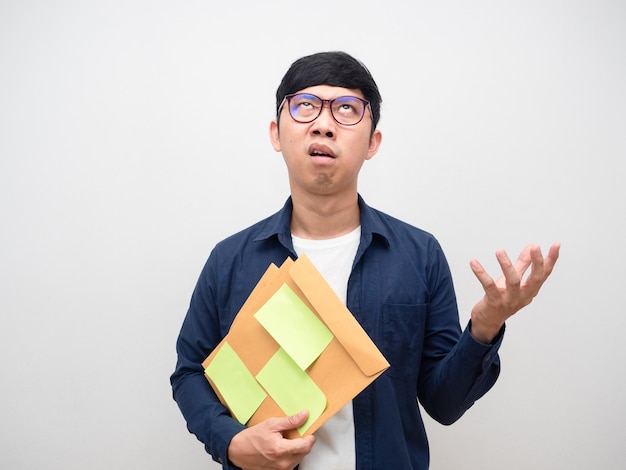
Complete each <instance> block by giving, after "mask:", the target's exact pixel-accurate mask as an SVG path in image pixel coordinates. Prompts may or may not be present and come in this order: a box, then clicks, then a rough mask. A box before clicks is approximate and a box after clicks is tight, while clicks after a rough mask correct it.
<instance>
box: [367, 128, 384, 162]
mask: <svg viewBox="0 0 626 470" xmlns="http://www.w3.org/2000/svg"><path fill="white" fill-rule="evenodd" d="M382 140H383V133H382V132H380V131H379V130H378V129H376V130H375V131H374V133H373V134H372V136H371V137H370V145H369V147H368V148H367V156H366V157H365V159H366V160H369V159H370V158H372V157H373V156H374V155H376V152H378V149H379V147H380V143H381V142H382Z"/></svg>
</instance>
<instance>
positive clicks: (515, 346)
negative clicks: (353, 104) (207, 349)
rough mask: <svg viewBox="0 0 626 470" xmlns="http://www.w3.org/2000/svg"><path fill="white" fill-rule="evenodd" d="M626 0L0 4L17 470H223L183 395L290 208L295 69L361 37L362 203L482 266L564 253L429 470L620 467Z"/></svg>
mask: <svg viewBox="0 0 626 470" xmlns="http://www.w3.org/2000/svg"><path fill="white" fill-rule="evenodd" d="M625 25H626V3H624V2H622V1H617V0H615V1H607V0H604V1H602V0H588V1H581V0H577V1H574V0H570V1H565V0H563V1H550V0H542V1H538V0H531V1H526V2H519V1H516V2H513V1H496V0H493V1H485V0H479V1H473V2H466V1H460V0H453V1H452V0H451V1H439V2H425V1H415V2H408V1H385V2H380V1H376V2H374V1H370V0H359V1H349V2H337V1H327V0H322V1H319V2H313V3H310V2H307V3H306V4H305V3H300V2H293V1H276V0H266V1H248V2H241V1H230V2H212V1H208V0H207V1H198V0H187V1H178V2H174V1H163V0H150V1H149V0H138V1H119V0H109V1H97V0H92V1H44V0H41V1H28V0H1V1H0V214H1V220H2V228H1V230H0V315H1V318H2V324H1V325H0V367H1V369H0V370H1V372H2V385H1V388H0V393H1V400H0V467H1V468H6V469H12V470H18V469H43V468H46V469H48V468H49V469H57V468H59V469H60V468H63V469H69V468H72V469H73V468H76V469H93V470H97V469H107V470H108V469H134V470H136V469H151V470H156V469H172V468H186V469H207V468H218V467H217V466H216V465H215V464H213V463H212V462H211V458H210V456H208V455H207V454H205V453H204V449H203V446H202V444H200V443H199V442H198V441H197V440H196V439H195V438H194V437H193V436H192V435H190V434H188V432H187V431H186V428H185V423H184V420H183V418H182V416H181V414H180V413H179V411H178V408H177V406H176V404H175V403H174V401H173V400H172V398H171V390H170V386H169V375H170V373H171V372H172V371H173V368H174V364H175V359H176V358H175V350H174V345H175V340H176V336H177V335H178V331H179V328H180V325H181V322H182V320H183V318H184V315H185V312H186V308H187V305H188V302H189V298H190V295H191V292H192V289H193V287H194V285H195V282H196V279H197V276H198V274H199V272H200V269H201V267H202V265H203V264H204V262H205V260H206V258H207V256H208V254H209V252H210V250H211V249H212V247H213V246H214V244H215V243H216V242H218V241H219V240H221V239H222V238H224V237H226V236H227V235H230V234H231V233H233V232H235V231H238V230H240V229H242V228H244V227H247V226H248V225H250V224H252V223H253V222H256V221H257V220H258V219H261V218H263V217H265V216H267V215H269V214H271V213H273V212H275V211H276V210H278V209H279V208H280V207H281V205H282V204H283V202H284V200H285V198H286V197H287V196H288V187H287V181H286V171H285V169H284V164H283V162H282V158H281V156H280V154H277V153H275V152H274V151H273V150H272V148H271V146H270V143H269V138H268V127H269V121H270V120H271V119H272V118H273V115H274V93H275V90H276V87H277V86H278V83H279V81H280V79H281V77H282V75H283V74H284V72H285V71H286V70H287V68H288V66H289V65H290V64H291V62H292V61H293V60H295V59H297V58H298V57H300V56H302V55H306V54H309V53H312V52H318V51H322V50H335V49H341V50H346V51H347V52H349V53H351V54H353V55H354V56H356V57H357V58H359V59H361V60H363V61H364V62H365V63H366V64H367V66H368V67H369V68H370V70H371V71H372V73H373V75H374V77H375V79H376V81H377V82H378V85H379V87H380V89H381V92H382V95H383V99H384V102H383V108H382V119H381V122H380V126H379V128H380V129H381V130H382V132H383V136H384V138H383V144H382V148H381V150H380V151H379V153H378V155H377V156H376V157H375V158H374V159H373V160H371V161H370V162H367V163H366V164H365V165H364V168H363V171H362V178H361V184H360V192H361V194H362V195H363V196H364V198H365V200H366V201H367V202H368V203H369V204H371V205H373V206H375V207H376V208H378V209H381V210H383V211H385V212H388V213H390V214H392V215H395V216H397V217H400V218H402V219H404V220H406V221H408V222H410V223H412V224H414V225H417V226H419V227H421V228H423V229H425V230H428V231H430V232H432V233H433V234H434V235H435V236H436V237H437V238H438V239H439V241H440V242H441V243H442V245H443V247H444V250H445V251H446V254H447V256H448V258H449V262H450V265H451V268H452V271H453V275H454V279H455V285H456V287H457V295H458V301H459V307H460V311H461V322H462V324H463V325H465V324H466V323H467V320H468V318H469V311H470V309H471V307H472V305H473V304H474V302H476V301H477V300H478V299H479V298H480V296H481V287H480V285H479V283H478V282H477V281H476V279H475V278H474V276H473V274H472V273H471V271H470V269H469V261H470V259H472V258H478V259H479V260H481V261H482V262H483V263H484V264H485V265H486V266H487V267H488V269H489V270H490V272H491V273H492V274H493V275H494V276H495V275H496V274H497V272H498V269H497V267H498V266H497V263H496V261H495V257H494V252H495V250H496V249H498V248H505V249H507V250H508V251H509V253H510V254H511V256H517V254H518V252H519V251H520V250H521V249H522V248H523V247H524V246H525V245H526V244H528V243H539V244H541V245H542V247H544V249H545V250H547V248H548V246H549V245H550V244H551V243H553V242H555V241H561V242H562V245H563V246H562V253H561V259H560V260H559V262H558V265H557V268H556V270H555V272H554V273H553V276H552V277H551V278H550V279H549V281H548V282H547V283H546V285H545V286H544V288H543V290H542V292H541V293H540V296H539V297H538V298H537V299H536V300H535V302H534V303H533V304H531V305H530V306H529V307H528V308H526V309H525V310H523V311H522V312H520V313H519V314H518V315H517V316H515V317H514V318H512V319H511V320H510V321H509V322H508V328H507V333H506V337H505V341H504V344H503V347H502V349H501V358H502V364H503V370H502V374H501V377H500V379H499V381H498V383H497V384H496V386H495V387H494V388H493V389H492V390H491V391H490V392H489V393H488V394H487V395H486V396H485V397H484V398H483V399H481V400H480V401H479V402H477V403H476V404H475V406H474V407H473V408H472V409H470V410H469V411H468V412H467V413H466V415H465V416H464V417H463V418H462V419H461V420H460V421H459V422H457V423H455V424H454V425H452V426H450V427H443V426H441V425H439V424H436V423H434V422H432V421H430V420H428V421H427V427H428V432H429V438H430V442H431V449H432V466H431V468H432V469H434V470H440V469H453V468H466V469H478V468H480V469H483V470H485V469H493V470H495V469H498V470H499V469H503V468H506V469H507V470H512V469H520V470H521V469H524V470H527V469H534V470H540V469H562V468H568V469H589V468H602V469H603V470H610V469H618V468H623V453H624V451H623V445H624V442H625V440H626V432H625V431H624V419H625V418H626V406H625V405H624V397H625V396H626V385H624V384H625V383H626V380H625V379H626V377H625V375H626V367H625V365H624V359H625V353H624V348H623V339H622V338H623V331H624V328H625V327H626V315H625V313H624V301H623V293H624V285H625V284H626V275H625V274H624V273H625V270H624V266H625V262H626V256H625V255H624V240H625V239H626V228H625V223H624V214H625V212H626V211H625V209H626V207H625V206H626V191H625V189H624V181H625V177H626V173H625V170H624V157H626V144H625V134H626V92H625V89H626V87H625V86H624V84H625V83H626V27H625Z"/></svg>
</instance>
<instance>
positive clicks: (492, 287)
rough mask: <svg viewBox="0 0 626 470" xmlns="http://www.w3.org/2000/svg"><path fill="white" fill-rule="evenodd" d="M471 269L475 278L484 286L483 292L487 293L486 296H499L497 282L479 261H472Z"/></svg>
mask: <svg viewBox="0 0 626 470" xmlns="http://www.w3.org/2000/svg"><path fill="white" fill-rule="evenodd" d="M470 268H471V269H472V272H473V273H474V276H476V278H477V279H478V281H479V282H480V284H481V285H482V286H483V290H484V291H485V294H487V295H497V294H498V286H497V285H496V282H495V281H494V280H493V278H492V277H491V276H490V275H489V274H487V271H485V268H483V265H482V264H480V263H479V262H478V260H475V259H473V260H471V261H470Z"/></svg>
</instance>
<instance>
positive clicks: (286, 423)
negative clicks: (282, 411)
mask: <svg viewBox="0 0 626 470" xmlns="http://www.w3.org/2000/svg"><path fill="white" fill-rule="evenodd" d="M308 416H309V412H308V411H307V410H302V411H300V412H299V413H296V414H295V415H291V416H286V417H284V418H276V420H275V421H274V423H273V428H274V429H275V430H276V431H287V430H289V429H296V428H297V427H300V426H302V425H303V424H304V422H305V421H306V419H307V417H308Z"/></svg>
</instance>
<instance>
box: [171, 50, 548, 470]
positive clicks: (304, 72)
mask: <svg viewBox="0 0 626 470" xmlns="http://www.w3.org/2000/svg"><path fill="white" fill-rule="evenodd" d="M380 103H381V97H380V94H379V92H378V88H377V86H376V83H375V82H374V80H373V78H372V76H371V74H370V73H369V71H368V70H367V69H366V68H365V66H364V65H363V64H361V63H360V62H359V61H357V60H356V59H354V58H353V57H351V56H349V55H348V54H345V53H342V52H328V53H319V54H313V55H310V56H307V57H303V58H301V59H299V60H297V61H296V62H294V63H293V64H292V66H291V67H290V69H289V70H288V71H287V73H286V75H285V76H284V77H283V80H282V82H281V84H280V86H279V88H278V90H277V93H276V106H277V115H276V120H274V121H272V122H271V124H270V139H271V143H272V146H273V147H274V149H275V150H276V151H277V152H281V153H282V155H283V158H284V160H285V163H286V165H287V170H288V175H289V184H290V190H291V197H290V198H289V199H288V200H287V202H286V204H285V206H284V207H283V209H282V210H281V211H279V212H278V213H276V214H274V215H273V216H271V217H269V218H267V219H265V220H263V221H261V222H259V223H257V224H255V225H253V226H252V227H250V228H248V229H246V230H244V231H242V232H240V233H238V234H236V235H233V236H232V237H229V238H227V239H226V240H224V241H222V242H220V243H219V244H218V245H217V246H216V247H215V248H214V250H213V251H212V253H211V255H210V257H209V259H208V261H207V263H206V265H205V267H204V269H203V271H202V273H201V275H200V279H199V281H198V284H197V286H196V289H195V291H194V294H193V296H192V299H191V304H190V308H189V311H188V313H187V316H186V318H185V321H184V323H183V326H182V329H181V332H180V336H179V339H178V342H177V351H178V363H177V366H176V370H175V372H174V374H173V375H172V377H171V382H172V386H173V390H174V398H175V400H176V401H177V402H178V405H179V407H180V409H181V411H182V413H183V415H184V416H185V418H186V420H187V425H188V429H189V430H190V431H191V432H193V433H194V434H195V435H196V436H197V437H198V439H199V440H201V441H202V442H203V443H204V444H205V447H206V449H207V451H208V452H209V453H211V454H212V455H213V457H214V458H215V459H216V460H218V461H220V462H221V463H222V465H223V466H224V468H244V469H254V468H275V469H292V468H294V467H295V466H297V465H299V466H300V469H301V470H310V469H321V468H323V469H325V470H333V469H355V468H358V469H376V470H382V469H394V470H398V469H426V468H428V465H429V454H428V443H427V440H426V433H425V430H424V425H423V422H422V418H421V416H420V411H419V408H418V404H417V400H416V397H417V398H419V401H420V403H421V404H422V406H423V407H424V409H425V410H426V411H427V412H428V413H429V414H430V415H431V416H432V417H433V418H434V419H436V420H437V421H439V422H441V423H444V424H449V423H452V422H454V421H456V420H457V419H458V418H460V417H461V415H462V414H463V413H464V412H465V411H466V410H467V409H468V408H469V407H470V406H472V404H473V403H474V402H475V401H476V400H477V399H478V398H480V397H481V396H482V395H483V394H484V393H486V392H487V391H488V390H489V389H490V388H491V387H492V385H493V384H494V383H495V381H496V379H497V377H498V374H499V370H500V366H499V358H498V354H497V352H498V348H499V346H500V344H501V341H502V337H503V334H504V324H505V321H506V320H507V319H508V318H509V317H510V316H511V315H513V314H514V313H516V312H517V311H518V310H519V309H521V308H522V307H524V306H525V305H527V304H528V303H530V302H531V300H532V299H533V298H534V296H535V295H536V294H537V293H538V291H539V289H540V287H541V285H542V284H543V282H544V281H545V280H546V278H547V277H548V276H549V274H550V273H551V271H552V269H553V267H554V264H555V263H556V260H557V258H558V253H559V245H558V244H555V245H553V246H552V247H551V249H550V251H549V253H548V255H547V256H546V258H545V259H544V258H543V256H542V254H541V250H540V248H539V247H538V246H529V247H527V248H526V249H524V250H523V252H522V254H521V255H520V257H519V259H518V260H517V262H516V263H512V262H511V261H510V260H509V258H508V257H507V255H506V253H505V252H504V251H498V252H497V254H496V256H497V259H498V262H499V264H500V266H501V268H502V271H503V276H502V278H501V279H500V280H499V281H497V282H495V281H494V280H493V279H492V278H491V277H490V276H489V275H488V274H487V273H486V272H485V270H484V269H483V268H482V266H481V265H480V264H479V263H478V262H477V261H472V262H471V264H470V265H471V269H472V270H473V272H474V274H475V275H476V277H477V278H478V280H479V281H480V283H481V284H482V286H483V288H484V290H485V295H484V297H483V298H482V299H481V300H480V301H479V302H478V303H477V304H476V306H475V307H474V308H473V309H472V312H471V320H470V322H469V324H468V325H467V327H466V328H465V329H464V330H463V331H462V330H461V328H460V325H459V317H458V311H457V305H456V298H455V294H454V288H453V285H452V279H451V275H450V271H449V268H448V265H447V262H446V260H445V257H444V254H443V252H442V250H441V248H440V246H439V244H438V242H437V241H436V240H435V238H434V237H433V236H431V235H430V234H428V233H426V232H423V231H421V230H419V229H417V228H415V227H412V226H410V225H408V224H406V223H404V222H401V221H399V220H397V219H394V218H392V217H390V216H388V215H386V214H383V213H381V212H379V211H377V210H375V209H373V208H371V207H369V206H368V205H367V204H366V203H365V202H364V200H363V199H362V198H361V196H360V195H359V194H358V192H357V181H358V175H359V171H360V169H361V166H362V165H363V163H364V162H365V161H366V160H369V159H370V158H372V157H373V156H374V155H375V154H376V152H377V151H378V148H379V146H380V143H381V138H382V136H381V132H380V131H379V130H378V129H377V128H376V125H377V122H378V119H379V116H380ZM304 252H306V254H307V256H308V257H309V258H310V259H311V260H312V262H313V263H314V264H315V266H316V267H317V268H318V269H319V270H320V272H321V273H322V274H323V275H324V277H325V279H326V280H327V281H328V282H329V283H330V285H331V286H332V287H333V289H334V290H335V292H336V293H337V294H338V295H339V296H340V298H342V300H343V301H344V302H345V303H346V305H347V307H348V309H349V310H350V312H351V313H352V314H353V315H354V316H355V318H356V319H357V320H358V321H359V323H360V324H361V326H362V327H363V328H364V329H365V331H366V332H367V333H368V335H369V336H370V338H371V339H372V340H373V342H374V343H375V344H376V345H377V346H378V348H379V349H381V351H382V353H383V354H384V356H385V357H386V359H387V360H388V361H389V363H390V364H391V367H390V368H389V369H388V370H387V371H385V373H383V374H382V375H381V376H380V377H379V378H378V379H376V380H375V381H374V382H373V383H372V384H371V385H370V386H368V387H367V388H366V389H365V390H364V391H363V392H361V393H360V394H359V395H357V396H356V397H355V398H354V400H353V401H352V403H349V404H348V405H347V406H346V407H344V408H343V409H342V410H340V412H339V413H337V414H336V415H335V416H333V417H332V418H331V419H330V420H329V421H328V422H327V423H326V424H324V426H322V427H321V428H320V429H319V430H318V431H317V432H316V433H315V435H313V436H307V437H305V438H297V439H291V440H289V439H285V438H283V434H282V432H283V431H286V430H288V429H293V428H296V427H298V426H299V425H301V424H302V423H303V422H304V421H305V420H306V416H307V414H306V410H303V411H302V412H301V413H299V414H297V415H294V416H289V417H286V418H285V417H277V418H271V419H269V420H267V421H264V422H262V423H260V424H258V425H255V426H251V427H249V428H246V427H244V426H243V425H241V424H240V423H239V422H237V421H236V420H234V419H232V418H231V417H230V415H229V413H228V410H227V409H226V408H225V407H224V406H222V404H221V403H220V402H219V400H218V398H217V397H216V395H215V393H214V392H213V391H212V389H211V387H210V385H209V383H208V381H207V380H206V378H205V377H204V375H203V369H202V366H201V363H202V361H203V360H204V359H205V358H206V357H207V356H208V355H209V353H210V352H211V351H212V350H213V348H214V347H215V346H216V345H217V344H218V343H219V342H220V340H221V339H222V338H223V337H224V336H225V335H226V333H227V332H228V330H229V327H230V325H231V323H232V321H233V319H234V317H235V315H236V314H237V312H238V310H239V309H240V307H241V306H242V305H243V303H244V301H245V300H246V298H247V297H248V295H249V294H250V292H251V291H252V289H253V287H254V286H255V285H256V283H257V281H258V280H259V279H260V277H261V275H262V274H263V273H264V272H265V270H266V269H267V267H268V266H269V264H270V263H274V264H276V265H280V264H282V262H283V261H284V260H285V258H286V257H288V256H290V257H292V258H294V259H295V258H297V256H298V255H300V254H302V253H304ZM528 268H530V269H531V272H530V275H529V276H528V277H527V278H526V279H525V280H523V278H522V277H523V275H524V273H525V271H527V269H528Z"/></svg>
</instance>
